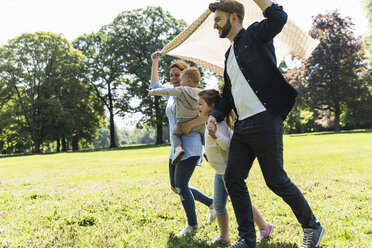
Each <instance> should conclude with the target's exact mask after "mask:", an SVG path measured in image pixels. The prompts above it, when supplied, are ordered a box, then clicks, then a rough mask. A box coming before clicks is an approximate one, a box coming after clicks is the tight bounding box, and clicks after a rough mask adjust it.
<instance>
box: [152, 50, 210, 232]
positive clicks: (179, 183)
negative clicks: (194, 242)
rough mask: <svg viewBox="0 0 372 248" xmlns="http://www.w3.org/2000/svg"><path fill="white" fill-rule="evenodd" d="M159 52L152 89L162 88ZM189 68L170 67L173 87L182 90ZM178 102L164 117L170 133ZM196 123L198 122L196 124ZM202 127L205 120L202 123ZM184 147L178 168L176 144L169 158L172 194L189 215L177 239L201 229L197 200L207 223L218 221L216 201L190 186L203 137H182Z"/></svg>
mask: <svg viewBox="0 0 372 248" xmlns="http://www.w3.org/2000/svg"><path fill="white" fill-rule="evenodd" d="M160 56H161V54H160V52H155V53H153V54H152V55H151V59H152V72H151V85H150V86H151V88H159V87H163V86H162V85H161V83H160V82H159V73H158V64H159V60H160ZM188 67H189V66H188V64H186V63H185V62H184V61H176V62H175V63H173V64H172V65H171V67H170V79H171V82H172V85H173V87H179V86H180V82H181V79H180V75H181V72H182V71H183V70H184V69H186V68H188ZM174 110H175V99H174V97H169V99H168V104H167V107H166V109H165V113H166V115H167V117H168V120H169V130H170V132H171V130H173V128H174V126H175V125H176V124H177V118H176V116H175V112H174ZM194 122H195V121H194ZM200 122H201V123H203V122H205V120H200ZM181 139H182V147H183V149H184V150H185V154H184V155H183V157H182V159H181V161H180V162H179V163H178V164H177V165H172V163H171V161H172V159H173V156H174V148H173V144H171V151H170V155H169V163H168V164H169V177H170V184H171V187H172V190H173V191H174V192H175V193H177V194H178V195H179V196H180V199H181V202H182V206H183V208H184V210H185V212H186V217H187V225H186V227H185V229H184V230H182V231H181V232H180V233H178V234H177V235H178V236H184V235H186V234H187V233H191V232H193V231H195V230H196V229H198V222H197V218H196V213H195V200H197V201H199V202H201V203H203V204H204V205H206V206H207V207H208V214H207V218H208V222H211V221H214V220H215V219H216V212H215V210H214V207H213V199H212V198H210V197H208V196H206V195H205V194H204V193H202V192H201V191H200V190H198V189H196V188H194V187H191V186H189V181H190V178H191V176H192V174H193V172H194V170H195V167H196V166H197V165H200V164H201V159H202V153H203V146H202V137H201V135H200V133H198V132H190V133H189V134H188V135H182V136H181Z"/></svg>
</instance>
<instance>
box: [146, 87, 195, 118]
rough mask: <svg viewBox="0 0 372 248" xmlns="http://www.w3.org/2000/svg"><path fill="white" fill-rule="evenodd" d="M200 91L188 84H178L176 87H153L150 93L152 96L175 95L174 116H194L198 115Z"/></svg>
mask: <svg viewBox="0 0 372 248" xmlns="http://www.w3.org/2000/svg"><path fill="white" fill-rule="evenodd" d="M200 91H202V90H201V89H197V88H192V87H189V86H180V87H176V88H159V89H153V90H151V94H152V95H154V96H175V97H176V113H175V114H176V117H177V118H195V117H197V116H198V115H199V111H198V109H197V106H198V99H199V95H198V94H199V92H200Z"/></svg>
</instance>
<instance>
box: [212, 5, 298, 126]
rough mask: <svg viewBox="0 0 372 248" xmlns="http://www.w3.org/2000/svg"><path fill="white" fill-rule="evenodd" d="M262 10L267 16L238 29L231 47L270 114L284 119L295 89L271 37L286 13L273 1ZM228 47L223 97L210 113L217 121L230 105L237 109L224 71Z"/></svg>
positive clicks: (246, 77) (280, 27) (223, 115)
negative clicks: (276, 54)
mask: <svg viewBox="0 0 372 248" xmlns="http://www.w3.org/2000/svg"><path fill="white" fill-rule="evenodd" d="M263 14H264V16H265V17H266V19H264V20H262V21H261V22H255V23H253V24H252V25H250V26H249V27H248V28H247V29H246V30H245V29H241V30H240V31H239V33H238V34H237V35H236V37H235V38H234V48H233V49H234V53H235V57H236V60H237V62H238V65H239V67H240V70H241V71H242V73H243V75H244V77H245V79H246V80H247V82H248V83H249V85H250V86H251V88H252V89H253V91H254V92H255V93H256V95H257V97H258V98H259V99H260V101H261V103H262V104H263V105H264V106H265V108H266V109H267V111H268V112H269V113H270V114H271V115H272V116H273V117H276V116H282V117H283V120H284V119H285V118H286V116H287V115H288V113H289V111H290V110H291V109H292V107H293V105H294V103H295V98H296V96H297V95H298V92H297V90H296V89H295V88H293V87H292V86H291V85H290V84H288V82H287V81H286V80H285V78H284V77H283V75H282V73H281V72H280V71H279V69H278V67H277V65H276V56H275V49H274V45H273V38H274V37H275V36H276V35H277V34H278V33H280V31H281V30H282V28H283V26H284V24H285V23H286V22H287V14H286V13H285V12H284V11H283V8H282V6H278V5H277V4H275V3H273V4H272V5H271V6H270V7H268V8H267V9H266V10H265V11H264V13H263ZM231 48H232V47H231V46H230V48H229V50H228V51H227V53H226V55H225V57H226V59H225V71H224V80H225V82H224V86H223V92H222V99H221V101H220V102H219V104H217V106H216V107H215V108H214V110H212V111H211V113H210V114H211V115H213V116H214V117H215V118H216V119H217V121H222V120H223V118H224V117H225V116H226V115H227V114H228V113H229V112H230V110H231V109H234V110H235V113H237V111H236V108H235V104H234V100H233V96H232V94H231V82H230V79H229V76H228V74H227V72H226V62H227V58H228V56H229V52H230V49H231Z"/></svg>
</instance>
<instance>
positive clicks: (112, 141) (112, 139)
mask: <svg viewBox="0 0 372 248" xmlns="http://www.w3.org/2000/svg"><path fill="white" fill-rule="evenodd" d="M107 90H108V92H107V93H108V98H109V106H108V108H109V113H110V148H113V147H116V140H115V123H114V104H113V99H112V94H111V84H110V83H109V84H108V89H107Z"/></svg>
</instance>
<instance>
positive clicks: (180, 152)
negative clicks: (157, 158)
mask: <svg viewBox="0 0 372 248" xmlns="http://www.w3.org/2000/svg"><path fill="white" fill-rule="evenodd" d="M183 154H185V151H184V150H183V149H182V147H177V148H176V149H175V151H174V157H173V160H172V165H176V164H178V162H180V160H181V158H182V157H183Z"/></svg>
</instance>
